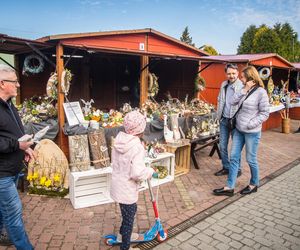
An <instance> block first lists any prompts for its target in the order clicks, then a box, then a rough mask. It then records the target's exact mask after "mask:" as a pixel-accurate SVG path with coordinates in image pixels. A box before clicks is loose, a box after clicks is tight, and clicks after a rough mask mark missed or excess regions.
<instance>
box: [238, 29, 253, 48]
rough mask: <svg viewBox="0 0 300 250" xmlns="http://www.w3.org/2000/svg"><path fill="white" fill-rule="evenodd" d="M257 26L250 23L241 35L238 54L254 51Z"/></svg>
mask: <svg viewBox="0 0 300 250" xmlns="http://www.w3.org/2000/svg"><path fill="white" fill-rule="evenodd" d="M256 31H257V28H256V26H255V25H250V26H249V27H248V28H247V29H246V31H245V32H244V34H243V35H242V37H241V43H240V45H239V47H238V54H251V53H253V40H254V36H255V33H256Z"/></svg>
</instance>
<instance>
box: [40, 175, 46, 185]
mask: <svg viewBox="0 0 300 250" xmlns="http://www.w3.org/2000/svg"><path fill="white" fill-rule="evenodd" d="M46 180H47V178H46V177H45V176H43V177H42V178H41V179H40V184H41V185H42V186H44V185H45V182H46Z"/></svg>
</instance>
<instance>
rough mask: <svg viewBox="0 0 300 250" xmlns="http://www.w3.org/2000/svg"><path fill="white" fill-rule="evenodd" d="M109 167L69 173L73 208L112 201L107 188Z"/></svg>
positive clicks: (110, 170) (109, 176) (108, 185)
mask: <svg viewBox="0 0 300 250" xmlns="http://www.w3.org/2000/svg"><path fill="white" fill-rule="evenodd" d="M111 173H112V169H111V167H106V168H103V169H91V170H88V171H82V172H71V174H70V189H69V190H70V192H69V195H70V200H71V203H72V205H73V207H74V208H75V209H77V208H84V207H91V206H96V205H101V204H105V203H109V202H113V200H112V199H111V198H110V194H109V188H110V180H111Z"/></svg>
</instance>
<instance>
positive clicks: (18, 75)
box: [14, 55, 22, 105]
mask: <svg viewBox="0 0 300 250" xmlns="http://www.w3.org/2000/svg"><path fill="white" fill-rule="evenodd" d="M14 66H15V68H16V69H17V71H16V75H17V77H18V79H19V81H20V80H21V79H20V77H21V75H20V70H19V69H20V67H19V57H18V56H16V55H14ZM21 88H22V86H20V87H19V88H18V95H17V97H16V104H17V105H19V104H21V101H22V100H21Z"/></svg>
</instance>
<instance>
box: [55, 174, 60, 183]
mask: <svg viewBox="0 0 300 250" xmlns="http://www.w3.org/2000/svg"><path fill="white" fill-rule="evenodd" d="M54 181H55V182H59V181H60V174H55V175H54Z"/></svg>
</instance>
